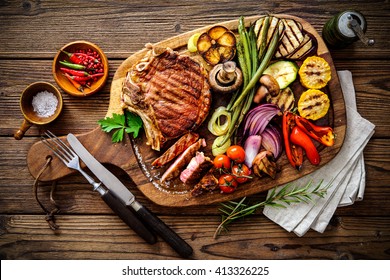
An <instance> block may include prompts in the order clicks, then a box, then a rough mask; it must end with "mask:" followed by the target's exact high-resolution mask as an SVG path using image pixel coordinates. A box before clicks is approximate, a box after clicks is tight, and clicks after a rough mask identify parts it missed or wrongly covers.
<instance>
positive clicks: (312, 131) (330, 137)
mask: <svg viewBox="0 0 390 280" xmlns="http://www.w3.org/2000/svg"><path fill="white" fill-rule="evenodd" d="M295 123H296V125H297V126H298V127H299V128H300V129H301V130H302V131H303V132H305V133H306V134H307V135H309V136H310V137H311V138H313V139H314V140H316V141H318V142H320V143H321V144H323V145H325V146H328V147H330V146H333V144H334V138H335V135H334V133H333V129H332V128H331V127H329V126H317V125H315V124H313V123H312V122H311V121H309V120H308V119H306V118H303V117H301V116H298V115H295Z"/></svg>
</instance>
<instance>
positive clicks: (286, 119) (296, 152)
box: [282, 111, 303, 170]
mask: <svg viewBox="0 0 390 280" xmlns="http://www.w3.org/2000/svg"><path fill="white" fill-rule="evenodd" d="M294 127H295V117H294V114H293V113H291V112H288V111H286V112H284V114H283V120H282V128H283V138H284V150H285V151H286V156H287V159H288V161H289V162H290V164H291V165H292V167H294V168H296V169H297V170H300V169H301V167H302V163H303V150H302V147H300V146H297V145H294V144H292V143H291V141H290V134H291V131H292V130H293V128H294Z"/></svg>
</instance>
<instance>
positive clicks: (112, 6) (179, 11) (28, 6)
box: [0, 0, 390, 59]
mask: <svg viewBox="0 0 390 280" xmlns="http://www.w3.org/2000/svg"><path fill="white" fill-rule="evenodd" d="M326 4H327V5H324V2H323V1H320V0H317V1H311V2H310V6H308V4H307V1H283V0H276V1H262V2H258V1H223V2H220V1H209V2H207V3H205V2H204V1H201V0H185V1H180V2H177V1H165V2H161V1H141V0H137V1H131V2H128V1H110V2H107V1H99V2H96V1H95V2H94V3H93V5H92V4H91V3H90V2H89V1H24V2H19V1H5V2H2V4H1V10H0V25H1V26H2V27H4V28H2V34H1V36H0V57H3V58H4V57H21V58H25V57H29V58H32V57H35V58H42V57H45V58H49V57H54V53H55V52H56V50H57V49H58V48H60V47H61V46H62V45H65V44H66V43H68V42H70V41H73V40H79V39H85V40H89V41H92V42H95V43H97V44H98V45H100V46H101V47H102V49H103V50H104V51H105V52H106V53H107V54H108V55H109V57H110V58H114V57H116V58H126V57H127V56H128V55H129V54H132V53H134V52H135V51H137V50H139V49H140V48H142V47H143V45H144V44H146V43H148V42H152V43H154V42H158V41H161V40H163V39H166V38H169V37H172V36H174V35H178V34H181V33H183V32H186V31H190V30H193V29H196V28H199V27H202V26H205V25H209V24H213V23H218V22H221V21H227V20H233V19H236V18H237V19H238V18H239V17H240V16H241V15H244V16H253V15H259V14H265V13H267V12H269V13H284V14H291V15H295V16H299V17H302V18H304V19H306V20H307V21H308V22H310V23H311V24H312V25H313V26H314V27H315V28H316V29H317V30H318V31H319V32H321V30H322V26H323V25H324V24H325V22H326V21H327V20H329V19H330V18H331V17H332V16H334V15H336V14H337V13H338V12H340V11H344V10H360V11H361V12H363V13H364V15H365V17H366V20H367V22H368V32H367V33H368V36H370V35H372V34H373V33H375V39H376V44H375V45H374V46H373V47H370V48H366V47H364V46H363V44H361V43H356V44H353V46H350V47H348V48H346V49H345V50H341V51H338V52H336V53H335V56H336V57H337V58H341V59H344V58H349V59H356V58H388V57H389V54H390V50H389V49H388V48H387V41H388V40H387V37H386V30H388V29H389V27H390V19H389V17H388V11H389V8H390V6H389V3H388V2H387V1H353V3H351V2H343V1H332V2H327V3H326ZM378 6H380V7H381V8H380V9H378ZM75 7H77V8H75ZM66 10H68V11H71V12H69V13H67V12H64V11H66ZM102 10H104V12H103V13H102ZM25 22H28V26H26V24H25ZM114 34H115V35H114ZM113 35H114V36H113ZM107 37H110V38H115V40H106V38H107ZM135 38H137V39H135Z"/></svg>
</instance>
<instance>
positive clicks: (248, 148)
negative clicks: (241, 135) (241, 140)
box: [244, 135, 261, 168]
mask: <svg viewBox="0 0 390 280" xmlns="http://www.w3.org/2000/svg"><path fill="white" fill-rule="evenodd" d="M260 147H261V136H260V135H251V136H249V137H248V138H247V139H246V141H245V145H244V150H245V161H244V163H245V165H246V166H248V168H251V167H252V163H253V160H254V159H255V157H256V156H257V154H258V153H259V151H260Z"/></svg>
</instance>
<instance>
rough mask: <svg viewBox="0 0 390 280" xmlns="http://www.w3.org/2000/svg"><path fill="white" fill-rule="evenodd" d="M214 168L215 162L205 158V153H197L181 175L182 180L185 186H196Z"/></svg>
mask: <svg viewBox="0 0 390 280" xmlns="http://www.w3.org/2000/svg"><path fill="white" fill-rule="evenodd" d="M212 166H213V162H212V160H211V159H210V158H209V157H205V156H204V154H203V152H196V155H195V156H194V157H193V158H192V159H191V161H190V163H189V164H188V165H187V167H186V169H184V170H183V172H181V173H180V180H181V181H182V182H183V183H184V184H195V183H197V182H199V180H200V179H201V178H202V177H203V176H204V175H206V173H207V172H208V171H209V170H210V168H211V167H212Z"/></svg>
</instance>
